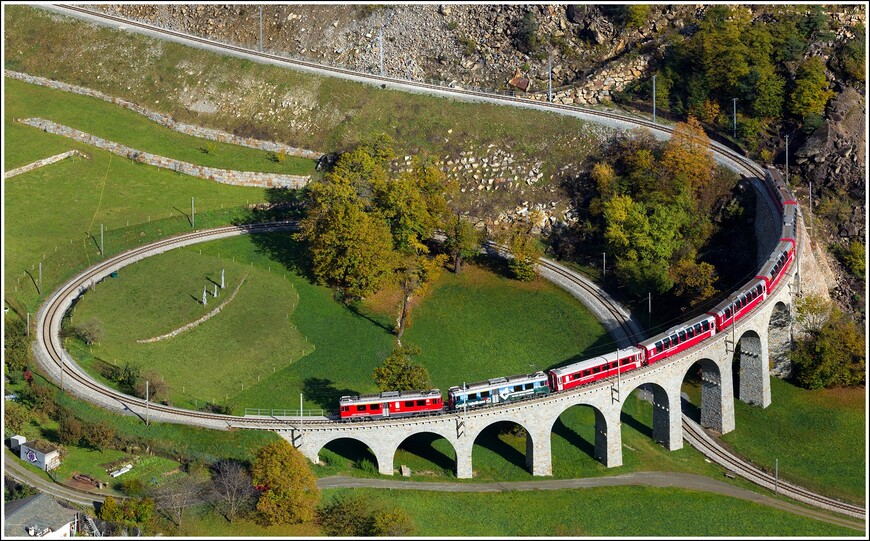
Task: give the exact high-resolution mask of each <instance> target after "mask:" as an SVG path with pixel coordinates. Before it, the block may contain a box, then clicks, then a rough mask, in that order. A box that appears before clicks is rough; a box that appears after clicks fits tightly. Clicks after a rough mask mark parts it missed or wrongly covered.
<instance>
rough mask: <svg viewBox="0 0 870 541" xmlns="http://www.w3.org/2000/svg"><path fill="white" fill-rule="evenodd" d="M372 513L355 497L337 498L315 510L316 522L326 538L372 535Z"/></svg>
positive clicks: (361, 500)
mask: <svg viewBox="0 0 870 541" xmlns="http://www.w3.org/2000/svg"><path fill="white" fill-rule="evenodd" d="M371 515H372V513H371V510H370V509H369V505H368V503H367V502H366V501H365V500H363V499H362V498H359V497H356V496H339V497H337V498H335V499H334V500H332V501H331V502H329V503H327V504H326V505H324V506H322V507H320V508H319V509H318V510H317V522H318V523H319V524H320V528H321V529H322V530H323V533H325V534H326V535H328V536H332V537H363V536H368V535H372V516H371Z"/></svg>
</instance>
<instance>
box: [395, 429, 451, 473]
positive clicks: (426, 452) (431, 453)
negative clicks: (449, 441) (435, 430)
mask: <svg viewBox="0 0 870 541" xmlns="http://www.w3.org/2000/svg"><path fill="white" fill-rule="evenodd" d="M442 439H444V438H443V437H441V436H439V435H437V434H429V433H423V434H415V435H413V436H410V437H409V438H408V439H406V440H405V441H403V442H402V443H401V444H400V445H399V449H402V450H404V451H407V452H409V453H411V454H412V455H415V456H417V457H420V458H422V459H424V460H427V461H429V462H431V463H432V464H434V465H435V466H437V467H439V468H441V469H442V470H445V471H452V470H454V469H455V466H456V453H455V452H454V453H453V456H448V455H446V454H445V453H444V452H442V451H439V450H438V449H436V448H435V447H434V446H433V445H432V444H433V443H434V442H436V441H437V440H442ZM445 441H446V440H445Z"/></svg>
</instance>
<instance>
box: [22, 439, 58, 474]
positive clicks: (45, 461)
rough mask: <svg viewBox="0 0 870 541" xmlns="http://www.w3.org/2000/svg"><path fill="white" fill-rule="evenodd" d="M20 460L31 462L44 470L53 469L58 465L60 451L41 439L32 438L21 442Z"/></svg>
mask: <svg viewBox="0 0 870 541" xmlns="http://www.w3.org/2000/svg"><path fill="white" fill-rule="evenodd" d="M20 449H21V454H20V455H19V456H20V457H21V460H24V461H26V462H28V463H29V464H33V465H34V466H36V467H37V468H40V469H43V470H45V471H48V470H53V469H55V468H57V467H58V466H60V453H59V452H58V450H57V447H55V446H53V445H52V444H50V443H48V442H46V441H42V440H33V441H28V442H25V443H22V444H21V447H20Z"/></svg>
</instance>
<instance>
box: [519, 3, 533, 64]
mask: <svg viewBox="0 0 870 541" xmlns="http://www.w3.org/2000/svg"><path fill="white" fill-rule="evenodd" d="M537 32H538V23H537V22H536V21H535V15H534V14H533V13H532V12H531V11H529V12H528V13H526V14H525V15H524V16H523V18H522V20H521V21H520V24H519V25H518V26H517V34H516V37H517V48H518V49H520V50H521V51H523V52H524V53H526V54H530V53H531V52H532V51H534V50H535V47H537V46H538V33H537Z"/></svg>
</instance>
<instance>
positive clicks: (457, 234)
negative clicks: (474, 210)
mask: <svg viewBox="0 0 870 541" xmlns="http://www.w3.org/2000/svg"><path fill="white" fill-rule="evenodd" d="M445 234H446V237H447V238H446V239H445V240H444V249H445V250H447V253H448V254H450V257H452V258H453V272H454V273H456V274H459V273H460V272H462V260H463V259H466V258H468V257H472V256H474V255H476V254H477V253H478V252H479V251H480V244H481V235H480V233H479V232H478V231H477V229H475V228H474V225H472V223H471V222H469V221H468V220H465V219H463V218H462V217H461V216H459V214H456V215H455V216H453V215H451V217H450V218H449V219H448V221H447V224H446V227H445Z"/></svg>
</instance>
